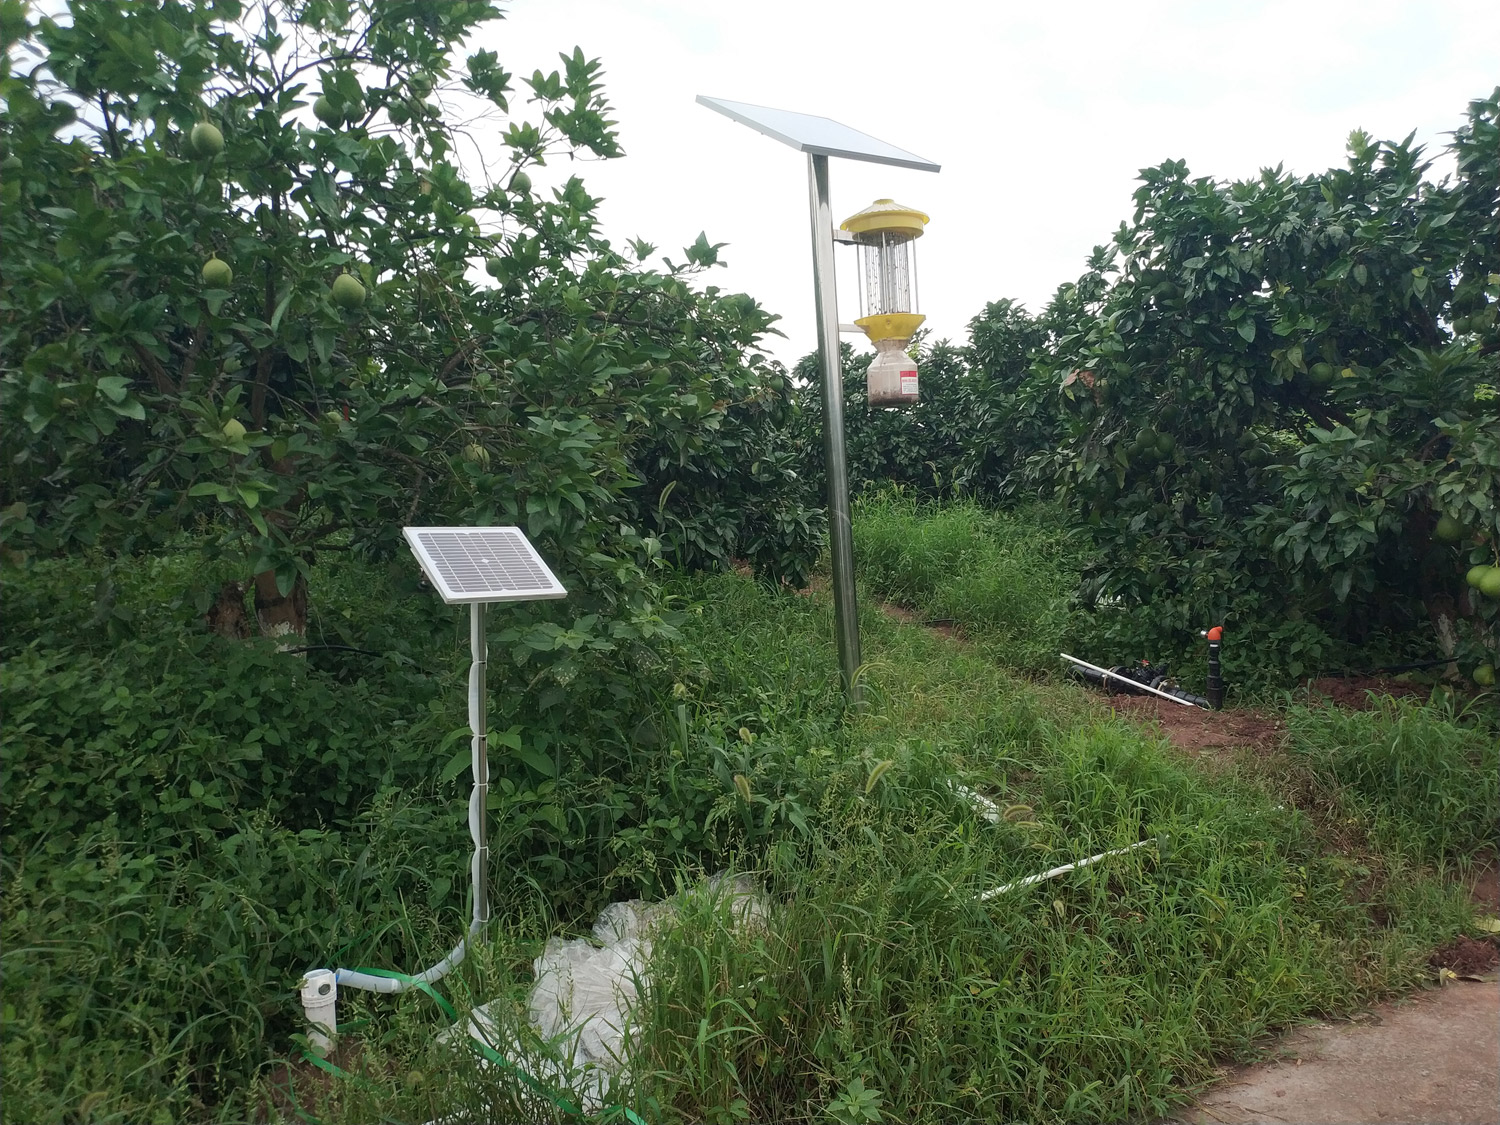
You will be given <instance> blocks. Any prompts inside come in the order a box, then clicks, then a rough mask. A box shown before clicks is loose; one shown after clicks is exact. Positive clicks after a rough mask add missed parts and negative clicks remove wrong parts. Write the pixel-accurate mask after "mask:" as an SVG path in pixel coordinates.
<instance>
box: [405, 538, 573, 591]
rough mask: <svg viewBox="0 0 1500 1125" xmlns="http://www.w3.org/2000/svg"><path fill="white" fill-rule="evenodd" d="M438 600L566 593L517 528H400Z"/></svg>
mask: <svg viewBox="0 0 1500 1125" xmlns="http://www.w3.org/2000/svg"><path fill="white" fill-rule="evenodd" d="M402 532H403V533H404V534H405V535H406V542H407V543H408V544H409V545H410V546H411V552H412V554H414V555H416V556H417V562H419V563H421V564H422V573H423V574H425V575H427V580H428V581H429V582H431V583H432V584H433V585H434V586H435V587H437V591H438V593H439V594H441V595H442V598H443V601H445V602H448V603H449V604H452V603H455V602H529V601H538V600H541V599H543V598H565V597H567V596H568V591H567V590H565V589H564V588H563V584H562V583H561V582H559V581H558V580H557V577H556V575H554V574H553V573H552V571H551V570H549V569H548V568H547V564H546V563H544V562H543V561H542V559H541V556H540V555H538V554H537V553H536V548H535V547H533V546H532V545H531V543H530V542H529V541H528V540H527V538H526V536H525V535H523V534H522V533H521V529H520V528H517V527H406V528H402Z"/></svg>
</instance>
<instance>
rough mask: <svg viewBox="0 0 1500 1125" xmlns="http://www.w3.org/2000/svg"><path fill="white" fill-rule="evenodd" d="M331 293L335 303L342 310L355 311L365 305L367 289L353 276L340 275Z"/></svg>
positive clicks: (330, 290)
mask: <svg viewBox="0 0 1500 1125" xmlns="http://www.w3.org/2000/svg"><path fill="white" fill-rule="evenodd" d="M329 293H330V294H331V295H332V296H333V303H334V304H335V305H337V306H338V307H339V308H341V309H346V310H353V309H357V308H359V306H360V305H362V304H364V303H365V287H364V286H363V285H361V284H360V283H359V281H358V280H357V279H356V278H355V277H354V275H353V274H347V273H341V274H339V276H338V277H337V278H336V279H335V280H334V283H333V285H332V287H331V288H330V289H329Z"/></svg>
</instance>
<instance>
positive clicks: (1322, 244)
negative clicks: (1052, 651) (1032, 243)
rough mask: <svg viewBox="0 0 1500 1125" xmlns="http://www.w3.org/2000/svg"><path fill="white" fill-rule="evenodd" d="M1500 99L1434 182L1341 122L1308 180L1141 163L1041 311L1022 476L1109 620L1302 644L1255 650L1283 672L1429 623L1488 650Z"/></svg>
mask: <svg viewBox="0 0 1500 1125" xmlns="http://www.w3.org/2000/svg"><path fill="white" fill-rule="evenodd" d="M1497 99H1500V91H1497V93H1496V95H1493V96H1491V97H1490V98H1489V99H1486V100H1482V101H1476V102H1475V103H1473V105H1472V106H1471V107H1470V119H1469V123H1468V124H1467V125H1466V126H1465V127H1464V128H1463V129H1460V130H1459V131H1458V132H1457V133H1456V134H1455V138H1454V143H1453V145H1452V146H1451V147H1452V151H1453V152H1454V154H1455V156H1456V157H1457V158H1458V164H1459V168H1458V173H1457V177H1456V178H1455V179H1454V180H1452V181H1445V182H1444V183H1442V184H1436V185H1435V184H1432V183H1430V182H1428V181H1426V180H1424V179H1423V174H1424V172H1425V171H1426V169H1427V167H1428V166H1427V164H1426V163H1425V162H1424V161H1423V158H1422V155H1421V151H1420V150H1419V149H1417V148H1414V147H1413V146H1412V145H1411V142H1410V138H1408V139H1407V140H1406V141H1403V142H1401V143H1396V144H1377V143H1374V142H1372V141H1371V140H1370V139H1369V138H1368V137H1366V136H1365V135H1364V134H1362V133H1357V132H1356V133H1355V134H1354V135H1352V136H1351V138H1350V145H1349V163H1348V166H1347V168H1342V169H1333V170H1331V171H1329V172H1327V173H1325V174H1323V175H1321V176H1309V177H1304V178H1297V177H1293V176H1290V175H1287V174H1285V173H1283V172H1282V171H1281V170H1280V169H1275V170H1267V171H1266V172H1264V173H1263V174H1262V176H1261V177H1260V178H1259V179H1257V180H1252V181H1247V182H1243V183H1234V184H1221V183H1216V182H1214V181H1212V180H1209V179H1202V178H1200V179H1192V178H1190V177H1189V175H1188V171H1187V168H1186V167H1185V166H1184V165H1182V164H1181V163H1180V162H1172V161H1169V162H1167V163H1165V164H1163V165H1161V166H1159V167H1157V168H1151V169H1147V170H1146V171H1145V172H1144V173H1143V175H1142V178H1143V181H1144V182H1143V185H1142V187H1141V188H1140V189H1139V190H1138V191H1137V192H1136V214H1135V218H1134V221H1133V223H1131V224H1128V225H1122V227H1121V229H1120V231H1119V233H1118V234H1117V235H1116V237H1115V239H1114V242H1113V244H1112V246H1110V247H1108V248H1100V249H1099V250H1097V251H1096V252H1095V255H1094V257H1093V259H1092V260H1091V263H1090V272H1089V274H1088V275H1086V276H1085V278H1083V279H1082V280H1081V281H1080V282H1079V283H1078V285H1077V286H1071V287H1065V288H1064V289H1063V290H1061V291H1060V292H1059V294H1058V298H1057V299H1056V300H1055V301H1054V303H1053V305H1052V307H1051V308H1049V310H1048V312H1047V314H1046V316H1044V318H1043V320H1044V322H1046V323H1048V324H1049V326H1051V327H1052V330H1053V331H1054V333H1055V335H1056V339H1057V347H1056V350H1055V352H1054V354H1053V355H1051V356H1050V357H1048V358H1047V360H1046V361H1045V363H1044V364H1043V367H1044V369H1045V370H1047V371H1049V372H1050V373H1051V378H1052V380H1053V383H1054V385H1055V386H1060V387H1061V391H1062V399H1063V401H1064V402H1065V403H1066V404H1067V408H1068V410H1069V412H1070V422H1069V425H1068V428H1067V435H1066V437H1065V439H1064V440H1062V441H1061V442H1060V443H1059V444H1058V447H1057V449H1056V450H1055V451H1053V452H1050V453H1044V454H1041V455H1039V456H1038V457H1036V458H1034V459H1033V461H1032V462H1031V464H1030V466H1029V470H1028V471H1029V474H1030V476H1031V478H1032V479H1033V480H1034V481H1035V482H1036V483H1037V485H1038V486H1039V487H1042V488H1046V487H1047V486H1048V485H1051V484H1056V485H1060V486H1061V487H1062V489H1063V492H1064V494H1065V496H1066V497H1067V498H1068V501H1069V503H1070V504H1071V505H1072V506H1073V507H1074V509H1075V510H1076V512H1077V513H1078V524H1079V526H1080V530H1081V532H1082V533H1083V534H1084V535H1085V536H1086V537H1087V539H1088V541H1089V542H1090V543H1091V544H1092V545H1093V547H1094V548H1095V549H1096V550H1097V552H1098V554H1097V556H1096V562H1095V563H1094V565H1092V566H1091V567H1090V570H1089V573H1088V575H1087V585H1086V589H1085V600H1086V603H1087V604H1090V605H1095V604H1103V605H1106V606H1110V607H1114V608H1111V609H1110V610H1109V612H1108V613H1106V614H1105V615H1104V618H1103V619H1104V621H1105V623H1106V633H1104V634H1101V639H1108V640H1113V641H1114V642H1116V643H1123V642H1126V641H1129V642H1131V644H1132V647H1135V646H1141V647H1145V646H1147V645H1150V646H1151V647H1152V649H1153V650H1154V651H1161V650H1162V648H1163V646H1167V647H1170V646H1172V645H1173V643H1174V640H1175V639H1178V638H1181V637H1182V636H1183V635H1184V634H1185V632H1187V631H1191V632H1196V630H1197V629H1198V628H1201V627H1203V626H1204V625H1208V624H1225V625H1227V626H1229V627H1230V628H1231V630H1232V631H1233V634H1234V636H1235V637H1236V641H1237V643H1238V639H1239V638H1241V637H1243V638H1245V640H1246V641H1247V642H1251V641H1253V642H1254V643H1257V644H1260V645H1263V644H1264V642H1266V641H1270V640H1274V639H1276V638H1277V637H1278V635H1279V634H1280V635H1282V639H1286V640H1292V639H1295V640H1296V641H1297V643H1298V644H1300V645H1301V646H1302V649H1303V651H1302V653H1301V654H1294V653H1292V652H1291V650H1290V649H1288V648H1286V647H1285V646H1282V647H1281V650H1280V653H1279V654H1278V656H1270V654H1269V653H1267V652H1266V650H1265V649H1264V647H1262V648H1261V652H1262V657H1263V659H1266V658H1269V659H1270V660H1271V661H1272V662H1278V658H1279V662H1281V663H1285V664H1286V665H1287V666H1288V672H1289V674H1290V676H1291V677H1294V678H1295V677H1298V676H1301V675H1302V674H1304V673H1307V672H1312V671H1316V670H1318V669H1319V668H1320V667H1327V665H1326V664H1320V663H1319V661H1320V660H1326V659H1328V658H1329V657H1330V656H1331V655H1336V658H1337V659H1339V660H1340V662H1341V663H1344V662H1347V663H1352V664H1354V665H1355V666H1360V665H1366V666H1367V665H1368V659H1365V660H1358V659H1351V658H1350V657H1349V655H1348V653H1349V651H1350V647H1349V646H1353V647H1354V648H1358V647H1366V648H1371V647H1373V648H1377V649H1378V648H1379V647H1381V646H1382V645H1384V644H1385V642H1384V641H1383V640H1382V638H1383V637H1385V636H1389V635H1400V634H1411V633H1412V632H1413V630H1416V629H1419V628H1422V627H1424V626H1425V623H1426V622H1427V621H1428V620H1432V621H1433V622H1437V621H1439V619H1446V620H1447V621H1448V622H1449V624H1450V625H1452V624H1453V623H1454V622H1458V624H1457V626H1456V629H1457V632H1458V646H1459V647H1458V657H1459V660H1460V663H1462V664H1464V665H1470V666H1471V665H1473V664H1476V663H1482V662H1487V660H1488V658H1487V657H1485V655H1484V654H1485V652H1486V650H1487V649H1488V650H1491V651H1492V650H1493V648H1494V645H1495V644H1496V638H1495V633H1494V611H1493V607H1489V606H1485V605H1480V604H1476V603H1475V601H1474V600H1473V599H1471V598H1469V597H1468V596H1467V595H1465V594H1464V593H1463V587H1462V584H1461V581H1460V579H1461V576H1462V574H1463V572H1464V570H1465V569H1466V568H1467V567H1468V566H1470V565H1472V564H1474V563H1476V562H1480V561H1486V560H1490V559H1493V558H1494V556H1495V551H1496V550H1497V544H1500V429H1497V423H1496V412H1495V409H1494V402H1495V394H1496V389H1495V388H1496V386H1497V383H1500V372H1497V366H1496V359H1495V355H1496V346H1495V345H1496V341H1497V340H1500V336H1497V335H1496V332H1497V329H1496V327H1495V325H1494V310H1495V307H1496V301H1497V299H1500V289H1497V288H1496V284H1497V282H1496V276H1495V275H1494V272H1493V271H1494V268H1495V262H1494V253H1493V247H1492V244H1493V241H1494V238H1493V234H1492V233H1491V232H1493V231H1494V230H1496V229H1497V226H1496V224H1497V223H1500V211H1497V204H1496V198H1497V194H1496V193H1497V191H1500V180H1497V179H1496V176H1497V174H1500V173H1497V168H1496V160H1495V158H1494V155H1493V150H1492V146H1491V147H1490V148H1486V147H1485V145H1484V141H1485V139H1486V138H1492V137H1493V135H1494V133H1495V132H1496V129H1497V125H1496V118H1497V114H1500V100H1497ZM1476 246H1478V247H1482V248H1483V249H1478V250H1476V249H1475V247H1476ZM1443 516H1447V517H1449V519H1451V520H1452V521H1454V522H1455V523H1457V524H1458V525H1461V527H1462V528H1463V529H1465V531H1466V534H1464V535H1461V536H1460V537H1459V541H1458V542H1457V543H1456V544H1455V543H1453V542H1452V541H1451V540H1445V539H1444V538H1440V537H1434V536H1433V531H1434V529H1435V526H1436V524H1437V523H1438V521H1439V519H1440V518H1441V517H1443ZM1111 630H1112V631H1113V636H1111V635H1110V633H1109V631H1111ZM1188 635H1190V634H1188ZM1319 638H1321V639H1319ZM1320 649H1322V650H1324V651H1321V652H1320V651H1318V650H1320ZM1339 650H1342V651H1339Z"/></svg>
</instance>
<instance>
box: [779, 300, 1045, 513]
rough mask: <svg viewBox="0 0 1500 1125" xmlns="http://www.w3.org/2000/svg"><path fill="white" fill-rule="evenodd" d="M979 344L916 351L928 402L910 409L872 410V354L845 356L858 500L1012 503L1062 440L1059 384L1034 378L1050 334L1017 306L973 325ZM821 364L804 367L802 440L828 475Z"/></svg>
mask: <svg viewBox="0 0 1500 1125" xmlns="http://www.w3.org/2000/svg"><path fill="white" fill-rule="evenodd" d="M969 333H970V339H971V342H970V345H969V347H968V348H955V347H953V346H952V345H950V344H947V343H939V344H937V345H934V346H932V347H930V348H928V347H922V346H921V345H920V343H919V344H917V345H915V346H914V351H915V352H916V355H917V359H918V362H919V364H920V370H921V396H920V398H919V399H918V401H917V402H916V403H915V404H914V405H912V406H908V407H903V408H901V409H893V410H871V409H870V408H869V407H868V404H867V395H866V389H865V372H866V368H868V366H869V362H870V358H871V356H870V354H869V353H863V354H860V355H856V354H855V353H854V351H853V349H852V348H850V347H849V346H848V345H845V346H844V347H843V349H842V353H841V355H842V362H843V376H844V403H845V416H844V430H845V439H846V446H847V457H848V464H849V487H850V490H851V492H852V493H854V494H856V495H857V494H859V493H860V492H863V491H866V490H869V489H880V488H885V487H888V486H890V485H897V486H899V487H901V488H904V489H907V490H909V491H911V492H912V493H913V494H915V495H918V496H923V497H929V498H934V499H942V498H956V497H975V498H981V499H986V500H991V501H993V500H1011V499H1014V498H1015V497H1016V495H1017V488H1018V487H1019V484H1020V478H1019V477H1018V476H1016V475H1014V474H1015V473H1016V472H1017V470H1019V468H1020V467H1021V466H1022V465H1023V464H1024V463H1025V460H1026V458H1027V457H1028V456H1030V455H1031V454H1033V453H1036V452H1038V451H1039V450H1043V449H1048V448H1050V447H1051V446H1052V444H1053V443H1054V442H1055V441H1056V437H1057V433H1058V427H1059V424H1060V412H1059V409H1058V404H1057V401H1056V396H1055V395H1054V394H1053V393H1052V387H1051V385H1050V384H1049V383H1048V382H1047V381H1046V380H1044V379H1038V378H1036V377H1034V376H1033V375H1032V374H1031V370H1030V363H1031V359H1032V357H1033V355H1034V354H1035V353H1036V352H1037V351H1038V350H1039V349H1040V348H1041V347H1042V346H1043V344H1044V342H1045V338H1046V333H1045V331H1044V329H1043V326H1042V325H1041V324H1040V323H1039V322H1038V321H1037V320H1035V319H1034V318H1032V317H1031V316H1030V315H1029V314H1028V313H1027V312H1026V310H1025V309H1023V308H1022V307H1021V306H1019V305H1017V304H1015V303H1014V302H1012V301H1009V300H1003V301H996V302H994V303H992V304H990V305H988V306H986V308H985V310H984V312H983V313H981V314H980V315H979V316H976V317H975V318H974V319H973V320H971V321H970V322H969ZM817 362H818V361H817V357H816V356H815V355H813V356H807V357H805V358H803V359H802V360H801V361H800V362H799V363H798V364H797V368H796V374H797V377H798V380H799V383H800V386H801V392H800V399H801V404H802V414H801V417H800V418H799V419H797V421H796V425H797V433H798V436H799V438H800V440H801V442H802V445H803V447H804V449H805V450H806V456H807V457H808V458H809V459H810V460H811V463H812V464H814V465H816V466H817V472H818V473H819V475H821V473H822V464H823V462H822V456H823V448H822V397H821V388H820V375H819V372H818V366H817Z"/></svg>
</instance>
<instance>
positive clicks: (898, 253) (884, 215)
mask: <svg viewBox="0 0 1500 1125" xmlns="http://www.w3.org/2000/svg"><path fill="white" fill-rule="evenodd" d="M927 221H928V220H927V216H926V215H924V214H923V213H922V212H921V211H916V210H913V209H912V208H910V207H903V206H902V205H901V204H899V203H897V202H895V201H894V200H890V199H877V200H876V201H875V202H874V203H872V204H870V206H868V207H866V208H865V209H864V210H863V211H861V212H859V213H858V214H857V215H851V216H849V218H847V219H845V220H844V221H843V222H842V223H841V224H839V229H840V230H841V231H844V232H846V233H847V234H848V235H850V236H852V240H853V242H854V243H855V245H857V246H858V247H859V255H860V266H861V269H860V281H861V285H860V311H861V313H863V315H862V316H861V317H860V318H859V319H858V320H856V321H855V322H854V323H855V324H857V325H858V326H859V327H860V328H861V329H862V330H863V331H864V333H865V335H866V336H868V337H869V338H870V343H872V344H874V345H875V358H874V359H873V360H871V361H870V369H869V373H868V374H867V376H866V390H867V392H868V397H869V403H870V405H871V406H872V407H874V406H909V405H911V404H913V403H915V402H916V401H917V361H916V360H914V359H912V357H911V356H910V355H908V354H907V352H906V349H907V347H908V346H909V345H910V344H911V338H912V337H913V336H914V335H916V332H917V329H918V328H920V327H921V326H922V321H924V320H925V319H926V317H924V316H923V315H922V314H921V313H919V312H917V302H916V280H917V268H916V265H917V258H916V246H915V243H916V240H917V239H919V238H921V237H922V228H923V227H925V226H926V225H927Z"/></svg>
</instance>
